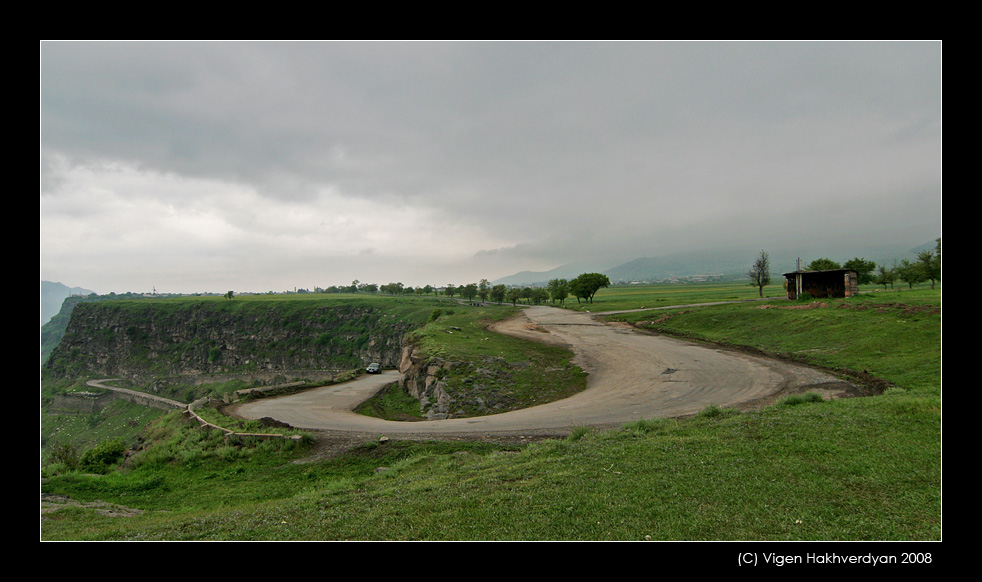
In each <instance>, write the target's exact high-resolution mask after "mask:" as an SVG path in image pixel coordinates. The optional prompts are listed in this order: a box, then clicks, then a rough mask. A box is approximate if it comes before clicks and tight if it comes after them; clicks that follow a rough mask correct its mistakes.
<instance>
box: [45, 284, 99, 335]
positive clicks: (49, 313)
mask: <svg viewBox="0 0 982 582" xmlns="http://www.w3.org/2000/svg"><path fill="white" fill-rule="evenodd" d="M90 294H92V291H89V290H88V289H83V288H81V287H69V286H67V285H63V284H61V283H55V282H53V281H41V325H44V324H45V323H47V322H48V321H49V320H50V319H51V318H52V317H54V316H55V315H57V314H58V312H59V311H61V304H62V302H63V301H65V298H67V297H71V296H72V295H90Z"/></svg>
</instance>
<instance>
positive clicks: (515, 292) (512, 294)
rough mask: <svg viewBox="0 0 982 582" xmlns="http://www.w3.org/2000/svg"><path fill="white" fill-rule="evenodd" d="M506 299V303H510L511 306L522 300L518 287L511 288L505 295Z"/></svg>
mask: <svg viewBox="0 0 982 582" xmlns="http://www.w3.org/2000/svg"><path fill="white" fill-rule="evenodd" d="M506 297H507V298H508V301H511V304H512V305H515V304H516V303H518V300H519V299H521V298H522V290H521V289H519V288H518V287H512V288H511V289H509V290H508V293H506Z"/></svg>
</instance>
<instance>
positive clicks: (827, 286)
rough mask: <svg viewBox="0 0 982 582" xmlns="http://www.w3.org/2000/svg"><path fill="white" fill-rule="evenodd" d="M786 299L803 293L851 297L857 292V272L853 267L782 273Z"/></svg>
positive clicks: (815, 295)
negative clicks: (786, 291) (786, 294)
mask: <svg viewBox="0 0 982 582" xmlns="http://www.w3.org/2000/svg"><path fill="white" fill-rule="evenodd" d="M784 279H785V286H786V287H787V289H788V299H797V298H798V297H800V296H801V295H802V294H804V293H808V294H810V295H811V296H812V297H819V298H821V297H852V296H854V295H856V294H857V293H859V274H858V273H857V272H856V271H855V270H853V269H831V270H828V271H792V272H790V273H785V274H784Z"/></svg>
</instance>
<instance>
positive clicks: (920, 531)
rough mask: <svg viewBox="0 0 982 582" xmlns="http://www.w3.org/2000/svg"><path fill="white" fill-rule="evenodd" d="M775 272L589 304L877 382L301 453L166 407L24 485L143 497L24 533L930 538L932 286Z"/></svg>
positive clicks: (107, 497) (937, 390)
mask: <svg viewBox="0 0 982 582" xmlns="http://www.w3.org/2000/svg"><path fill="white" fill-rule="evenodd" d="M693 287H694V286H693ZM776 291H777V293H776V295H778V296H779V298H775V299H774V300H771V301H765V302H753V303H736V304H728V305H716V306H705V307H687V308H680V309H672V310H662V309H650V308H652V307H659V306H663V305H664V306H668V305H683V304H687V305H691V304H694V303H703V302H711V301H724V300H740V299H746V298H752V297H753V296H756V290H753V289H752V288H750V287H746V288H745V289H739V288H736V287H735V286H732V285H731V286H727V285H720V286H718V287H716V288H713V286H712V285H706V286H701V288H700V289H696V290H692V289H689V288H674V289H664V290H663V289H659V288H657V286H652V287H651V288H648V289H630V290H627V289H623V290H622V289H621V288H610V289H604V290H601V292H600V293H598V295H597V298H596V301H595V303H594V304H593V306H592V307H591V308H590V309H591V311H609V310H616V309H638V308H641V307H645V308H648V310H647V311H644V312H636V313H630V314H622V315H619V316H616V317H618V318H622V319H625V320H629V321H632V322H634V323H636V324H638V325H640V326H642V327H645V328H648V329H651V330H653V331H658V332H664V333H672V334H677V335H682V336H685V337H690V338H701V339H703V340H705V341H708V342H721V343H725V344H729V345H745V346H748V347H753V348H756V349H760V350H764V351H767V352H771V353H775V354H781V355H784V356H787V357H794V358H796V359H799V360H801V361H805V362H810V363H814V364H820V365H823V366H827V367H829V368H832V369H850V370H865V371H868V372H869V373H871V374H875V375H877V376H878V377H880V378H881V379H883V380H884V381H887V382H889V383H890V384H892V385H893V386H894V387H892V388H890V389H889V390H888V391H887V392H886V393H885V394H883V395H880V396H875V397H865V398H852V399H841V400H836V401H828V402H826V401H811V400H809V399H796V400H787V401H784V402H782V403H779V404H776V405H774V406H771V407H768V408H765V409H762V410H757V411H753V412H743V413H738V412H735V411H730V410H715V409H707V410H706V411H705V412H704V413H703V414H700V415H698V416H696V417H693V418H689V419H684V420H677V419H648V420H645V421H642V422H637V423H632V424H630V425H625V426H624V427H622V428H621V429H618V430H610V431H594V430H589V429H585V428H584V429H583V430H577V431H574V433H573V434H571V435H570V436H569V438H566V439H553V440H547V441H543V442H537V443H535V444H530V445H526V446H522V447H511V446H503V445H496V444H494V443H473V442H431V443H410V442H400V441H389V442H385V443H380V442H378V441H376V440H370V441H366V443H365V445H364V446H363V447H361V448H360V449H358V450H357V451H355V452H353V453H351V454H348V455H344V456H342V457H337V458H334V459H330V460H319V461H304V459H305V458H306V456H307V455H308V454H309V451H308V450H307V449H306V447H305V445H303V444H293V445H285V444H279V445H277V444H273V443H270V442H251V441H244V442H225V441H223V440H222V439H221V438H216V437H214V436H209V433H204V434H202V431H200V430H199V429H197V428H195V427H193V426H189V425H188V424H187V423H186V422H184V421H183V420H182V419H181V418H180V417H177V416H176V415H168V416H166V417H164V418H163V419H162V420H158V421H157V422H155V423H153V424H152V425H151V427H152V428H150V429H148V431H147V432H146V433H145V438H146V439H147V441H146V443H147V444H146V446H145V447H144V448H143V449H142V450H140V451H139V453H138V454H136V455H135V456H133V457H132V458H131V459H130V460H129V461H127V463H126V465H125V467H124V468H121V469H119V470H116V471H113V472H111V473H109V474H105V475H89V474H83V473H80V472H71V471H64V472H51V473H46V474H44V479H43V480H42V492H43V493H47V494H60V495H67V496H70V497H72V498H73V499H75V500H78V501H82V502H93V501H96V500H101V501H103V502H108V503H116V504H120V505H123V506H126V507H128V508H133V509H139V510H142V513H140V514H138V515H134V516H130V517H114V516H107V515H103V514H101V513H99V511H98V509H97V508H95V507H90V508H85V507H75V508H65V509H59V510H58V511H54V512H51V513H47V514H45V515H44V516H43V517H42V525H41V535H42V539H43V540H612V541H617V540H627V541H634V540H645V539H651V540H770V541H786V540H890V541H894V540H940V539H941V314H940V307H941V293H940V289H938V290H930V289H927V288H923V287H920V288H915V289H914V290H913V291H909V290H907V289H903V290H896V291H886V292H876V293H872V292H871V293H865V294H863V295H862V296H861V297H857V298H855V299H849V300H836V301H831V302H827V303H828V306H827V307H826V306H822V307H813V308H810V309H784V308H786V307H795V306H798V307H801V306H804V305H803V304H797V303H795V302H788V301H787V300H785V299H783V290H780V289H778V290H776ZM741 293H742V295H741ZM732 295H736V296H735V297H734V296H732ZM748 296H749V297H748ZM653 300H658V301H659V303H656V304H650V303H651V302H652V301H653ZM573 303H574V304H575V300H574V301H573ZM461 309H463V308H461ZM501 313H505V311H504V310H502V311H501ZM458 323H460V322H458ZM458 327H461V328H462V329H465V327H464V326H458ZM466 335H469V336H470V337H464V336H466ZM483 337H484V335H483V334H482V333H480V332H479V331H478V330H472V331H471V332H469V334H463V335H458V337H453V336H447V337H440V338H439V340H440V341H441V342H444V341H455V342H456V341H458V340H462V341H459V345H454V346H450V345H449V344H445V343H444V344H443V345H442V348H441V347H440V346H439V345H437V344H434V346H433V349H443V350H445V351H447V352H448V353H449V351H450V349H451V347H452V348H453V353H454V354H457V355H460V354H465V353H471V354H474V355H475V356H477V357H480V354H481V350H482V349H485V348H482V343H486V342H482V341H481V339H482V338H483ZM450 338H453V340H450ZM424 339H425V338H424ZM434 341H436V340H434ZM516 349H518V350H519V351H520V350H521V348H516ZM509 353H510V352H509ZM455 357H456V356H455ZM507 357H512V356H507ZM507 357H506V359H507Z"/></svg>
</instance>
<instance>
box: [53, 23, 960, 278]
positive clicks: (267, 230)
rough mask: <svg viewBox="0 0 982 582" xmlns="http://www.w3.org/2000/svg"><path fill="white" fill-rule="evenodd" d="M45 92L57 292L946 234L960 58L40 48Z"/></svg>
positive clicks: (709, 50) (454, 272)
mask: <svg viewBox="0 0 982 582" xmlns="http://www.w3.org/2000/svg"><path fill="white" fill-rule="evenodd" d="M40 97H41V102H40V120H41V131H40V142H41V155H40V167H41V172H40V174H41V176H40V190H41V204H40V215H41V228H40V232H41V253H40V256H41V278H42V279H44V280H49V281H58V282H61V283H64V284H66V285H70V286H80V287H85V288H88V289H92V290H93V291H96V292H97V293H108V292H110V291H116V292H125V291H141V292H142V291H150V290H151V289H153V288H156V289H157V291H159V292H220V293H224V292H225V291H227V290H234V291H236V292H250V291H255V292H265V291H285V290H292V289H294V288H297V287H299V288H308V289H313V288H314V287H327V286H330V285H345V284H349V283H351V281H352V280H354V279H358V280H361V281H362V282H374V283H379V284H385V283H389V282H395V281H399V282H403V283H404V284H406V285H407V286H410V285H411V286H416V285H424V284H427V283H429V284H433V285H444V284H446V283H454V284H457V285H459V284H466V283H470V282H476V281H478V280H480V279H482V278H487V279H489V280H494V279H496V278H499V277H502V276H506V275H510V274H513V273H515V272H518V271H523V270H536V271H538V270H548V269H551V268H553V267H557V266H559V265H562V264H565V263H570V262H575V261H581V260H584V259H596V260H597V261H598V264H602V263H606V262H609V263H610V264H609V265H607V266H614V265H615V264H616V263H617V261H619V260H623V261H626V260H630V259H633V258H637V257H651V256H661V255H666V254H670V253H673V252H676V251H678V250H682V249H690V248H696V249H717V248H718V249H731V248H748V249H753V250H760V249H766V250H768V252H770V253H771V254H774V253H776V252H779V250H780V249H781V248H782V245H785V246H789V245H792V244H796V243H795V241H801V240H808V241H811V242H812V243H817V244H822V243H823V242H828V243H829V244H831V243H832V242H834V241H838V242H841V241H842V240H845V239H848V240H849V241H852V242H853V243H854V244H855V248H856V250H855V252H854V253H853V254H852V255H850V256H847V257H841V259H843V260H844V259H848V258H851V257H852V256H856V255H858V256H865V254H864V251H863V248H864V247H863V246H862V245H864V244H869V245H885V244H899V245H905V244H906V245H910V246H913V245H916V244H920V243H924V242H929V241H932V240H933V239H934V238H936V237H938V236H940V234H941V44H940V42H848V43H845V42H818V43H811V42H762V43H756V42H722V43H716V42H695V43H684V42H612V43H607V42H569V43H553V42H487V43H485V42H393V43H387V42H301V43H280V42H256V43H233V42H203V43H187V42H164V43H147V42H42V43H41V44H40ZM754 252H756V251H754ZM753 258H754V257H753V256H749V257H748V266H749V264H750V263H752V261H753ZM834 258H839V257H834Z"/></svg>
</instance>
